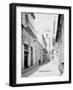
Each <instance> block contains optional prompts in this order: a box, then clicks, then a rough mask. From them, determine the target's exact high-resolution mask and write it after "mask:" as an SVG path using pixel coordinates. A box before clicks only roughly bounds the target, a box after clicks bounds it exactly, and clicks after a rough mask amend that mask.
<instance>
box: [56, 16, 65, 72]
mask: <svg viewBox="0 0 73 90" xmlns="http://www.w3.org/2000/svg"><path fill="white" fill-rule="evenodd" d="M56 43H57V46H58V47H57V52H58V56H59V70H60V72H61V74H62V73H63V71H64V15H63V14H59V16H58V27H57V34H56Z"/></svg>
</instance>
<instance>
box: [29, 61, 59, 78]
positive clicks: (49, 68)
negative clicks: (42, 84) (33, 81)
mask: <svg viewBox="0 0 73 90" xmlns="http://www.w3.org/2000/svg"><path fill="white" fill-rule="evenodd" d="M55 75H60V72H59V70H58V65H57V64H56V63H55V62H53V61H51V62H49V63H47V64H45V65H43V66H41V67H40V68H39V69H38V70H37V71H36V72H34V73H33V74H32V75H30V77H35V76H55Z"/></svg>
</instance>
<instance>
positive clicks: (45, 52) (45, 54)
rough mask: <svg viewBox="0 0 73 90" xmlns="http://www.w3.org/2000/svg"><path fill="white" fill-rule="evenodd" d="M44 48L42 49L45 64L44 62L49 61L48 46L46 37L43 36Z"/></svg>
mask: <svg viewBox="0 0 73 90" xmlns="http://www.w3.org/2000/svg"><path fill="white" fill-rule="evenodd" d="M42 47H43V48H42V57H43V63H44V62H47V60H48V58H47V57H48V56H47V55H48V51H47V44H46V41H45V37H44V35H42Z"/></svg>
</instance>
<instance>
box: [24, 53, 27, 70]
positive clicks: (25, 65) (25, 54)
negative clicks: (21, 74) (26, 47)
mask: <svg viewBox="0 0 73 90" xmlns="http://www.w3.org/2000/svg"><path fill="white" fill-rule="evenodd" d="M24 67H25V69H26V68H28V52H24Z"/></svg>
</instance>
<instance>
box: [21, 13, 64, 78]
mask: <svg viewBox="0 0 73 90" xmlns="http://www.w3.org/2000/svg"><path fill="white" fill-rule="evenodd" d="M21 40H22V41H21V69H22V70H21V77H37V76H38V77H40V76H44V77H45V76H55V75H57V76H58V75H62V74H63V72H64V15H63V14H52V13H47V14H44V13H35V12H21Z"/></svg>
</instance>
